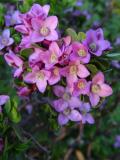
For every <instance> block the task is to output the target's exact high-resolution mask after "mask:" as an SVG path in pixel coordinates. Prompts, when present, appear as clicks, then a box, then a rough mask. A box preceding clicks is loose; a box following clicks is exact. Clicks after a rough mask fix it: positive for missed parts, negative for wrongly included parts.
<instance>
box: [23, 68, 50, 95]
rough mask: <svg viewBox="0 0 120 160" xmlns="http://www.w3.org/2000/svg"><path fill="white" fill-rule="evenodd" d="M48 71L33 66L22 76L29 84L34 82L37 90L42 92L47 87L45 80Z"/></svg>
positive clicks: (47, 77)
mask: <svg viewBox="0 0 120 160" xmlns="http://www.w3.org/2000/svg"><path fill="white" fill-rule="evenodd" d="M50 74H51V73H50V72H49V71H46V70H44V69H42V70H39V68H38V67H35V68H33V70H32V72H31V73H28V74H27V75H26V76H25V77H24V81H25V82H26V83H30V84H36V86H37V87H38V89H39V91H40V92H41V93H44V92H45V90H46V87H47V80H48V79H49V78H50Z"/></svg>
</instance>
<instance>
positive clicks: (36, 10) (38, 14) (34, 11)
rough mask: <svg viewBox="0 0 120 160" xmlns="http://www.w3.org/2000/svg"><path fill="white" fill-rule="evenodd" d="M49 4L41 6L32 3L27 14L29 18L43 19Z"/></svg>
mask: <svg viewBox="0 0 120 160" xmlns="http://www.w3.org/2000/svg"><path fill="white" fill-rule="evenodd" d="M49 10H50V6H49V5H44V6H41V5H39V4H34V5H33V6H32V7H31V9H30V11H29V12H28V15H29V16H30V17H31V18H39V19H40V20H42V19H45V18H46V17H47V15H48V13H49Z"/></svg>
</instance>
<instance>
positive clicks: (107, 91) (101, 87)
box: [89, 72, 113, 106]
mask: <svg viewBox="0 0 120 160" xmlns="http://www.w3.org/2000/svg"><path fill="white" fill-rule="evenodd" d="M112 93H113V91H112V88H111V87H110V86H109V85H107V84H106V83H104V75H103V73H102V72H99V73H97V74H96V75H95V76H94V77H93V79H92V82H91V92H90V94H89V97H90V102H91V105H92V106H96V105H97V104H98V103H99V101H100V97H107V96H110V95H111V94H112Z"/></svg>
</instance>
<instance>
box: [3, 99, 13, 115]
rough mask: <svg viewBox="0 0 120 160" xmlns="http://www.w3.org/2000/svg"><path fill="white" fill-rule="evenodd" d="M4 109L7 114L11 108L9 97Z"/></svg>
mask: <svg viewBox="0 0 120 160" xmlns="http://www.w3.org/2000/svg"><path fill="white" fill-rule="evenodd" d="M4 110H5V112H6V113H7V114H9V112H10V110H11V101H10V99H9V100H8V101H7V103H6V104H5V106H4Z"/></svg>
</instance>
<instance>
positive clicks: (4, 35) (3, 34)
mask: <svg viewBox="0 0 120 160" xmlns="http://www.w3.org/2000/svg"><path fill="white" fill-rule="evenodd" d="M2 37H5V38H6V39H8V38H9V37H10V30H9V29H5V30H4V31H3V33H2Z"/></svg>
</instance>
